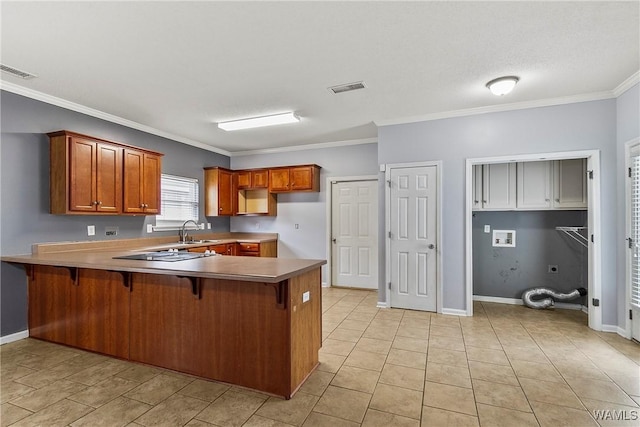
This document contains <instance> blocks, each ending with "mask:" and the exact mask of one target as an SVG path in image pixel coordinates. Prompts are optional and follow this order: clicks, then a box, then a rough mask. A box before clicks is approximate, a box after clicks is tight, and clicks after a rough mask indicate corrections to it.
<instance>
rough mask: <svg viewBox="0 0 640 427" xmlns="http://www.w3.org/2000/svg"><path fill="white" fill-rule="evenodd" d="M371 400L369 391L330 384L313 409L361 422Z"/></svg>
mask: <svg viewBox="0 0 640 427" xmlns="http://www.w3.org/2000/svg"><path fill="white" fill-rule="evenodd" d="M370 400H371V395H370V394H368V393H362V392H360V391H355V390H347V389H343V388H340V387H334V386H329V387H328V388H327V391H325V392H324V394H323V395H322V397H321V398H320V400H319V401H318V404H317V405H316V406H315V408H314V409H313V410H314V412H320V413H321V414H325V415H331V416H334V417H338V418H343V419H345V420H348V421H354V422H357V423H361V422H362V419H363V418H364V414H365V412H366V411H367V407H368V406H369V401H370Z"/></svg>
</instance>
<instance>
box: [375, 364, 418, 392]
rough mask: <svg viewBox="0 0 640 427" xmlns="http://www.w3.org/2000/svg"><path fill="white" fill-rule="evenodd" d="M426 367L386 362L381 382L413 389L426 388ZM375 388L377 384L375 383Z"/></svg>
mask: <svg viewBox="0 0 640 427" xmlns="http://www.w3.org/2000/svg"><path fill="white" fill-rule="evenodd" d="M424 372H425V371H424V369H415V368H407V367H406V366H398V365H390V364H388V363H387V364H385V365H384V368H383V369H382V374H380V379H379V382H380V383H382V384H389V385H395V386H398V387H404V388H408V389H411V390H418V391H422V390H424ZM374 388H375V384H374Z"/></svg>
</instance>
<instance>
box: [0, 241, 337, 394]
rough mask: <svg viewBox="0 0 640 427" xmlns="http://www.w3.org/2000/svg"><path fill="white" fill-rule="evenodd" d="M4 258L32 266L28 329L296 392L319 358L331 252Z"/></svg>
mask: <svg viewBox="0 0 640 427" xmlns="http://www.w3.org/2000/svg"><path fill="white" fill-rule="evenodd" d="M63 247H64V249H65V250H64V251H57V252H56V251H48V250H44V249H43V248H38V250H37V251H36V250H35V249H34V253H33V254H31V255H16V256H3V257H2V258H1V260H2V261H4V262H10V263H15V264H20V265H22V266H24V268H25V271H26V273H27V278H28V280H27V282H28V294H29V298H28V299H29V302H28V304H29V335H30V336H31V337H33V338H38V339H42V340H47V341H51V342H56V343H60V344H64V345H69V346H73V347H78V348H82V349H85V350H90V351H94V352H98V353H102V354H106V355H110V356H113V357H118V358H121V359H126V360H131V361H135V362H140V363H145V364H149V365H154V366H159V367H163V368H168V369H173V370H176V371H180V372H184V373H188V374H193V375H197V376H200V377H204V378H208V379H212V380H217V381H223V382H227V383H231V384H235V385H239V386H243V387H248V388H252V389H256V390H260V391H263V392H267V393H271V394H274V395H278V396H282V397H284V398H287V399H289V398H291V396H292V395H293V394H294V393H295V392H296V390H297V389H298V388H299V387H300V386H301V385H302V383H303V382H304V380H305V379H306V378H307V377H308V376H309V375H310V374H311V372H312V371H313V370H314V369H315V368H316V367H317V365H318V351H319V349H320V346H321V338H322V331H321V327H322V326H321V325H322V322H321V316H322V306H321V304H322V295H321V283H320V282H321V278H320V268H321V266H322V265H323V264H325V263H326V261H324V260H302V259H282V258H260V257H252V258H249V257H241V256H238V257H229V256H209V257H204V256H203V257H201V258H196V259H190V260H183V261H176V262H163V261H141V260H129V259H113V257H114V256H121V255H129V254H133V253H138V252H144V248H138V249H136V250H128V251H127V250H123V249H119V250H116V249H114V248H106V249H102V250H96V249H92V250H87V249H84V250H77V249H76V250H72V249H69V245H67V246H63Z"/></svg>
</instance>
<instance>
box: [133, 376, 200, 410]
mask: <svg viewBox="0 0 640 427" xmlns="http://www.w3.org/2000/svg"><path fill="white" fill-rule="evenodd" d="M193 381H194V380H191V379H182V378H175V377H171V376H168V375H165V374H162V375H158V376H155V377H153V378H152V379H150V380H149V381H147V382H144V383H142V384H140V385H139V386H137V387H136V388H134V389H133V390H131V391H129V392H128V393H126V394H125V395H124V396H125V397H128V398H130V399H135V400H138V401H140V402H144V403H148V404H150V405H156V404H158V403H159V402H162V401H163V400H165V399H166V398H167V397H169V396H171V395H172V394H174V393H175V392H177V391H178V390H180V389H181V388H183V387H185V386H187V385H188V384H190V383H191V382H193Z"/></svg>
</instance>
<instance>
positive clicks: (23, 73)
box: [0, 64, 37, 80]
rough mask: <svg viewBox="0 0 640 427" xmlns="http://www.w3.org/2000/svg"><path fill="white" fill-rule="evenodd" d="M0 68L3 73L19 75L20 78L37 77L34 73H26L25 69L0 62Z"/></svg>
mask: <svg viewBox="0 0 640 427" xmlns="http://www.w3.org/2000/svg"><path fill="white" fill-rule="evenodd" d="M0 70H2V71H4V72H5V73H9V74H11V75H14V76H16V77H20V78H21V79H25V80H27V79H33V78H35V77H37V76H36V75H35V74H31V73H27V72H26V71H20V70H18V69H16V68H13V67H9V66H7V65H4V64H0Z"/></svg>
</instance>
